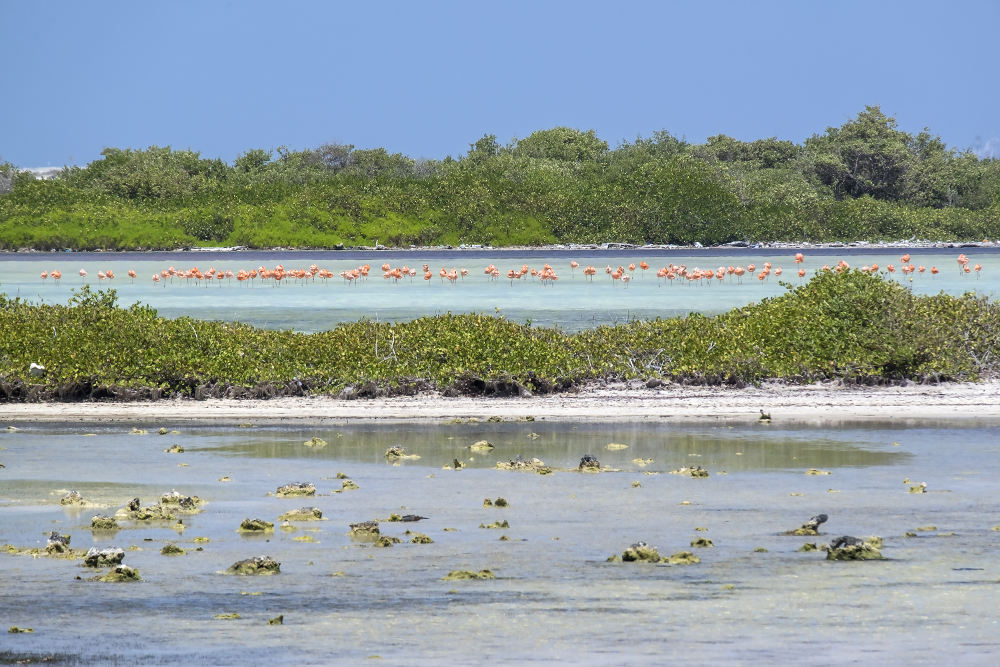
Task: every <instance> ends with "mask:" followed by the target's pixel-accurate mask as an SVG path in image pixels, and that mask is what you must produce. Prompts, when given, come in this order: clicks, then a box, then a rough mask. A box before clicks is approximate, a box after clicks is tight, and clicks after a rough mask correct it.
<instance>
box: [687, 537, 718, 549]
mask: <svg viewBox="0 0 1000 667" xmlns="http://www.w3.org/2000/svg"><path fill="white" fill-rule="evenodd" d="M691 546H692V547H695V548H698V549H709V548H711V547H714V546H715V543H714V542H712V540H710V539H708V538H707V537H699V538H698V539H696V540H691Z"/></svg>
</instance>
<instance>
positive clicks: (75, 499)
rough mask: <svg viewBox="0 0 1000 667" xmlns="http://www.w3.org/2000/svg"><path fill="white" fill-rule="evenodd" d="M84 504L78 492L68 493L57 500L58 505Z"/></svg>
mask: <svg viewBox="0 0 1000 667" xmlns="http://www.w3.org/2000/svg"><path fill="white" fill-rule="evenodd" d="M85 502H86V501H84V499H83V496H82V495H80V492H79V491H68V492H66V495H64V496H63V497H62V498H60V499H59V504H60V505H83V504H85Z"/></svg>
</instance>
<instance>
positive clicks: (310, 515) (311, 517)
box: [278, 507, 323, 521]
mask: <svg viewBox="0 0 1000 667" xmlns="http://www.w3.org/2000/svg"><path fill="white" fill-rule="evenodd" d="M278 519H279V520H280V521H322V520H323V511H322V510H320V508H318V507H300V508H298V509H294V510H289V511H288V512H285V513H284V514H282V515H281V516H279V517H278Z"/></svg>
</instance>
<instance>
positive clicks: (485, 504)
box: [483, 498, 493, 507]
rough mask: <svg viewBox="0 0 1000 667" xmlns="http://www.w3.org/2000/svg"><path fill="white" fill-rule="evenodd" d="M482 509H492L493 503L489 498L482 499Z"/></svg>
mask: <svg viewBox="0 0 1000 667" xmlns="http://www.w3.org/2000/svg"><path fill="white" fill-rule="evenodd" d="M483 507H493V501H492V500H490V499H489V498H484V499H483Z"/></svg>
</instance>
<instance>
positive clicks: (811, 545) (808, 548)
mask: <svg viewBox="0 0 1000 667" xmlns="http://www.w3.org/2000/svg"><path fill="white" fill-rule="evenodd" d="M818 549H819V547H817V546H816V543H815V542H806V543H805V544H803V545H802V546H801V547H799V548H798V549H797V550H796V551H816V550H818Z"/></svg>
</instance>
